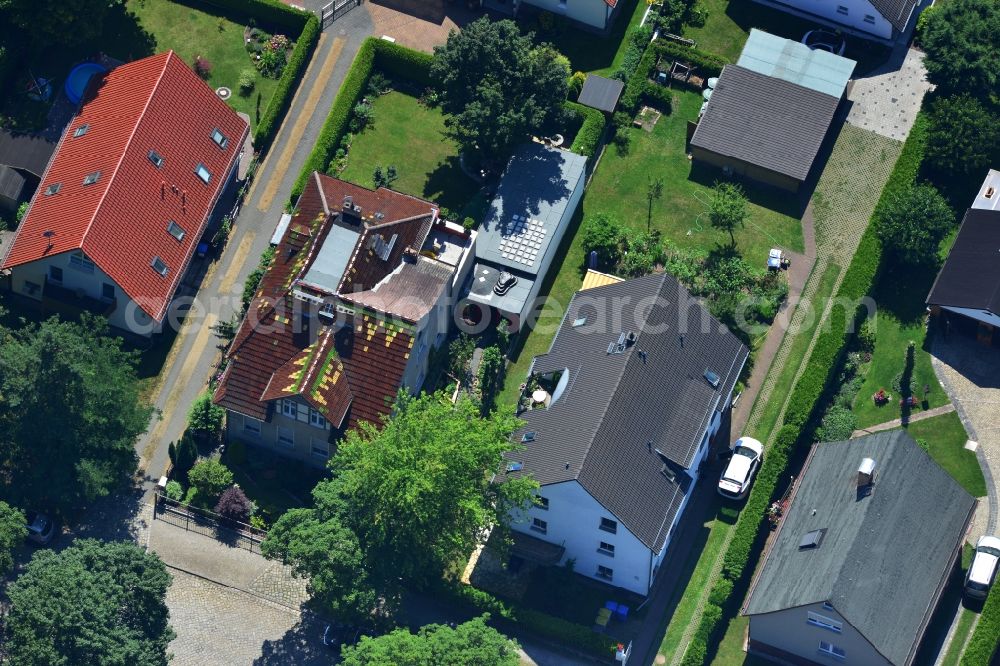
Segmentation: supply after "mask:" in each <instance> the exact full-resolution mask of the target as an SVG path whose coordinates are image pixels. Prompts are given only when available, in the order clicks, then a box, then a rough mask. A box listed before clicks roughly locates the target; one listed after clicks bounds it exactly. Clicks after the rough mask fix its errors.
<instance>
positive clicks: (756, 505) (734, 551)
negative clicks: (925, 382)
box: [681, 113, 1000, 666]
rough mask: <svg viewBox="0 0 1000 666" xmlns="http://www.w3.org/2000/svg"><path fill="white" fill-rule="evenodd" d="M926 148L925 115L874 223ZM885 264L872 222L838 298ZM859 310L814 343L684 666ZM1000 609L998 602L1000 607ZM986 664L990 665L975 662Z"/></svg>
mask: <svg viewBox="0 0 1000 666" xmlns="http://www.w3.org/2000/svg"><path fill="white" fill-rule="evenodd" d="M926 145H927V121H926V118H925V117H924V116H923V114H922V113H921V114H920V115H918V117H917V121H916V123H915V125H914V127H913V130H911V132H910V135H909V137H907V140H906V143H905V144H904V145H903V151H902V153H901V154H900V156H899V160H898V161H897V162H896V165H895V167H894V168H893V172H892V174H891V175H890V176H889V180H888V181H887V182H886V185H885V188H884V189H883V191H882V195H881V197H880V198H879V202H878V204H876V206H875V212H874V213H873V214H872V220H874V219H876V218H877V216H878V215H879V211H880V210H881V209H882V208H883V207H884V206H885V205H886V203H885V202H887V201H888V200H889V198H890V196H892V194H893V193H895V192H898V191H900V190H902V189H905V188H908V187H910V186H911V185H912V184H913V182H914V180H915V179H916V176H917V173H918V171H919V169H920V163H921V161H922V160H923V155H924V149H925V147H926ZM881 260H882V247H881V243H880V242H879V240H878V236H877V234H876V232H875V225H874V224H873V223H872V222H869V225H868V228H867V230H866V231H865V233H864V235H863V236H862V237H861V242H860V243H859V245H858V249H857V252H856V253H855V255H854V258H853V260H852V261H851V264H850V266H849V267H848V268H847V272H846V273H845V274H844V279H843V281H842V282H841V284H840V288H839V289H838V290H837V299H838V300H840V301H842V302H852V301H859V299H861V298H863V297H865V296H866V295H868V294H869V293H870V292H871V289H872V286H873V285H874V283H875V279H876V277H877V276H878V272H879V268H880V264H881ZM857 315H858V311H852V312H848V311H846V310H844V309H843V308H835V309H833V310H832V311H831V312H830V322H829V326H827V327H826V328H825V329H824V330H823V331H822V332H821V333H820V334H819V337H818V338H817V340H816V344H815V346H814V347H813V352H812V355H811V356H810V357H809V359H808V360H807V362H806V366H805V370H804V371H803V373H802V376H801V377H800V378H799V380H798V382H796V384H795V387H794V388H793V389H792V393H791V396H790V397H789V403H788V408H787V409H786V411H785V419H784V425H783V426H782V427H781V429H780V430H778V433H777V435H776V437H775V441H774V443H773V444H772V445H771V447H770V448H769V449H768V452H767V457H766V458H765V459H764V464H763V465H762V466H761V469H760V472H759V474H758V476H757V481H756V482H755V484H754V486H753V489H752V490H751V491H750V497H749V498H748V499H747V502H746V505H745V506H744V507H743V511H742V512H741V513H740V517H739V519H738V520H737V522H736V528H735V531H734V533H733V538H732V541H731V542H730V544H729V548H728V549H727V550H726V553H725V555H724V557H723V563H722V576H721V577H720V578H719V580H717V581H716V583H715V585H714V586H713V588H712V590H711V591H710V593H709V600H708V603H707V604H706V607H705V611H704V614H703V615H702V617H701V621H700V622H699V624H698V628H697V630H696V631H695V636H694V638H693V639H692V641H691V643H690V644H689V645H688V648H687V651H686V652H685V653H684V659H683V660H682V662H681V663H682V664H683V666H700V665H701V664H702V663H704V660H705V656H706V654H707V653H708V645H709V641H710V640H711V639H712V636H713V635H714V634H715V633H716V631H717V630H718V629H720V628H721V626H722V618H723V607H724V606H726V604H727V603H730V602H732V601H735V600H733V599H731V598H730V597H731V593H732V590H733V587H734V586H735V585H737V583H738V582H739V581H740V580H741V579H743V577H744V576H745V575H747V574H749V573H750V571H751V570H752V569H748V565H750V564H751V562H750V558H751V554H752V552H753V551H754V547H755V545H757V544H758V542H759V540H760V538H761V536H762V535H761V524H762V523H763V522H764V515H765V513H766V511H767V508H768V506H769V505H770V503H771V498H772V497H774V495H775V492H776V490H777V488H778V483H779V481H780V480H781V479H783V478H784V477H785V473H786V470H787V467H788V459H789V456H790V455H791V454H792V452H793V450H794V448H795V447H796V446H797V445H798V446H808V445H809V444H810V443H811V439H810V437H809V434H810V433H809V432H808V431H809V423H810V420H811V419H812V418H813V415H814V414H815V413H816V411H817V407H818V406H819V405H820V404H821V402H822V398H823V397H824V395H825V394H826V392H827V388H828V384H829V382H830V380H831V378H832V377H833V376H834V374H835V370H836V368H837V367H838V365H839V363H840V361H841V358H842V356H843V353H844V350H845V348H846V347H847V343H848V342H849V341H850V340H851V338H852V337H853V335H854V333H853V330H854V328H856V327H854V326H849V325H848V322H849V320H848V317H851V318H854V317H856V316H857ZM997 605H998V606H1000V602H998V603H997ZM975 663H986V662H975Z"/></svg>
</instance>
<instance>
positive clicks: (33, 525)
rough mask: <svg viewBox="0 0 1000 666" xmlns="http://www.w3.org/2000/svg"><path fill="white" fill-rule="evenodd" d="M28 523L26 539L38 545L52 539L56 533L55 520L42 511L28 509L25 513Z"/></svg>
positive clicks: (42, 544)
mask: <svg viewBox="0 0 1000 666" xmlns="http://www.w3.org/2000/svg"><path fill="white" fill-rule="evenodd" d="M25 517H26V519H27V523H28V539H29V540H30V541H32V542H33V543H36V544H38V545H39V546H44V545H46V544H48V543H49V542H50V541H52V537H54V536H55V534H56V524H55V522H54V521H53V520H52V519H51V518H49V517H48V516H46V515H45V514H44V513H36V512H34V511H29V512H28V513H27V514H26V516H25Z"/></svg>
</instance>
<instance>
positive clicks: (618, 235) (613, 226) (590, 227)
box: [581, 213, 625, 270]
mask: <svg viewBox="0 0 1000 666" xmlns="http://www.w3.org/2000/svg"><path fill="white" fill-rule="evenodd" d="M581 240H582V244H583V251H584V253H585V255H586V256H587V257H589V256H590V253H591V252H597V267H598V268H600V269H602V270H613V269H614V268H616V267H617V266H618V261H619V259H621V253H622V243H623V242H624V240H625V232H624V229H623V227H622V225H621V223H620V222H619V221H618V220H616V219H615V218H614V217H612V216H611V215H608V214H607V213H598V214H596V215H594V216H592V217H588V218H587V219H586V220H585V221H584V223H583V230H582V235H581Z"/></svg>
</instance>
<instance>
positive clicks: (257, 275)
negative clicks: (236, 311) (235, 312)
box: [242, 245, 276, 314]
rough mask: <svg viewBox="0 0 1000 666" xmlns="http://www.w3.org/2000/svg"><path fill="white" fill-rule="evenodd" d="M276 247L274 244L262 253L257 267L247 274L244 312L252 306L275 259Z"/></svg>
mask: <svg viewBox="0 0 1000 666" xmlns="http://www.w3.org/2000/svg"><path fill="white" fill-rule="evenodd" d="M275 249H276V248H275V247H274V246H273V245H272V246H269V247H268V248H267V249H266V250H264V252H263V254H261V255H260V261H259V262H257V268H255V269H253V271H251V272H250V275H248V276H247V281H246V282H244V283H243V296H242V302H243V314H246V311H247V309H248V308H249V307H250V301H252V300H253V297H254V295H256V293H257V287H259V286H260V281H261V280H262V279H263V278H264V273H266V272H267V267H268V266H270V265H271V260H272V259H274V253H275Z"/></svg>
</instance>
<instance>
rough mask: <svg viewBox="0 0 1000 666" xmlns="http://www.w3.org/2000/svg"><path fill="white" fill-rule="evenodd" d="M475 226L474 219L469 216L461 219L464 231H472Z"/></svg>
mask: <svg viewBox="0 0 1000 666" xmlns="http://www.w3.org/2000/svg"><path fill="white" fill-rule="evenodd" d="M475 227H476V221H475V220H474V219H473V218H471V217H466V218H465V219H463V220H462V228H463V229H465V230H466V231H472V230H473V229H474V228H475Z"/></svg>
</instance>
